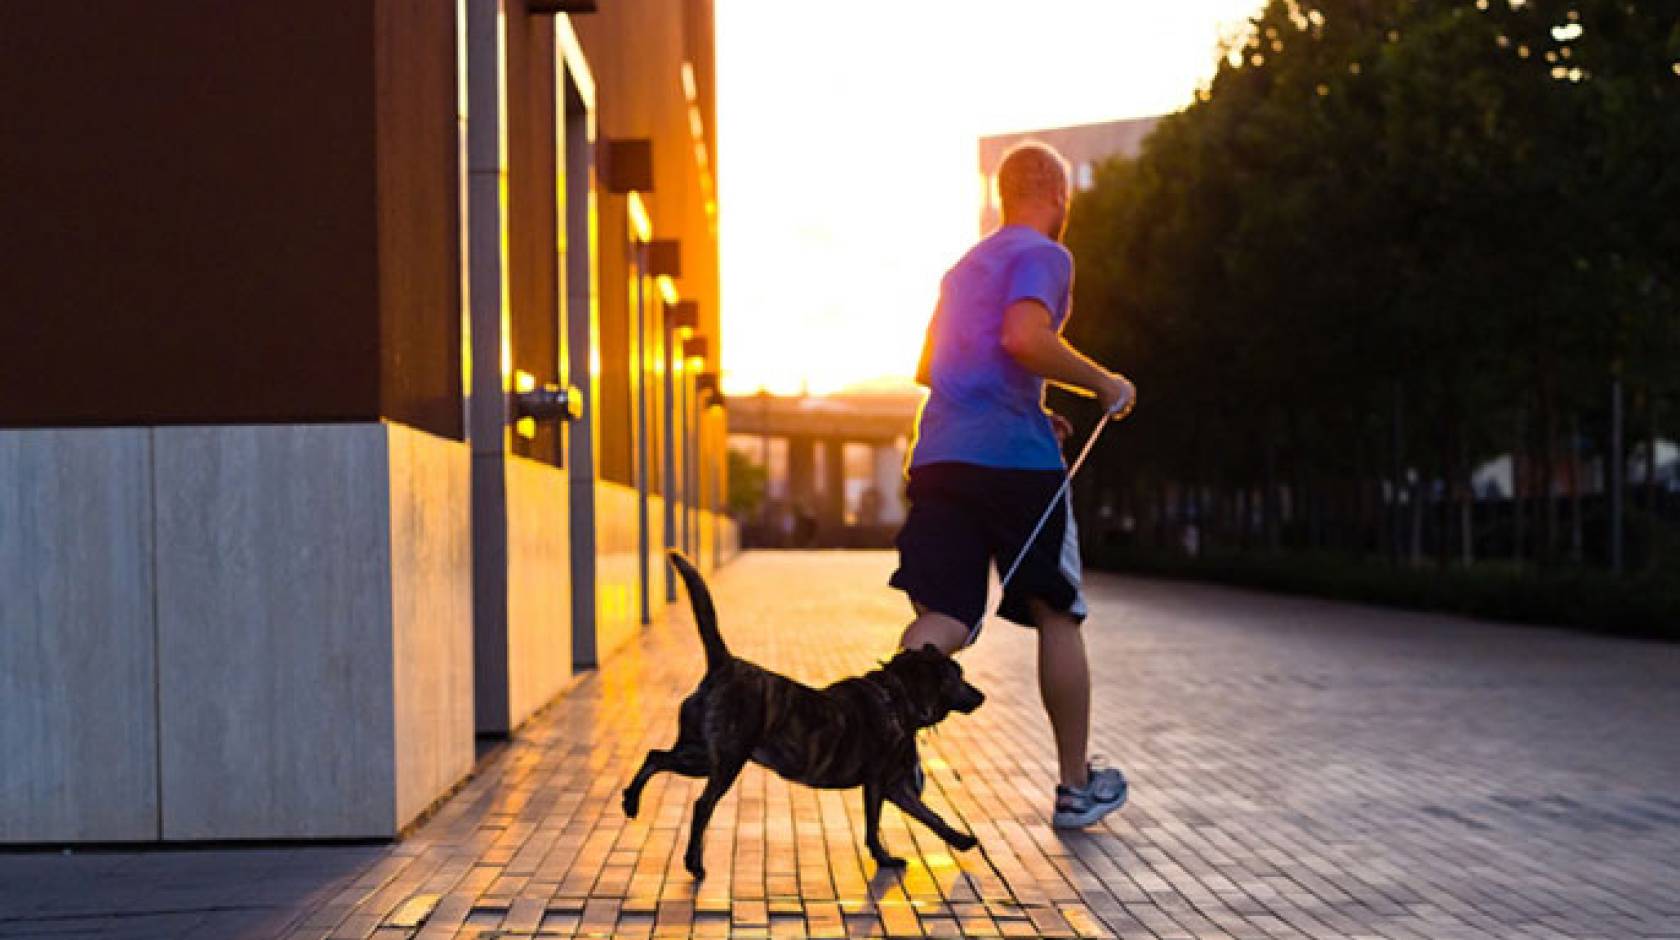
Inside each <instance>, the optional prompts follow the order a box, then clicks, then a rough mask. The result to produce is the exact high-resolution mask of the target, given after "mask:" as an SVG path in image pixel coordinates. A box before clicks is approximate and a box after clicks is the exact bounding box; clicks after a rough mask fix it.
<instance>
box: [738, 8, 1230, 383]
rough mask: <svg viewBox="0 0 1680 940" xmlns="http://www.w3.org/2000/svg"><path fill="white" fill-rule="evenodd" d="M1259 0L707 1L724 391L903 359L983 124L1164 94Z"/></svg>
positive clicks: (1143, 103) (1200, 72)
mask: <svg viewBox="0 0 1680 940" xmlns="http://www.w3.org/2000/svg"><path fill="white" fill-rule="evenodd" d="M1260 5H1261V4H1260V2H1259V0H1151V2H1143V0H897V2H894V3H884V4H856V3H835V2H833V0H717V3H716V17H717V89H718V103H717V110H718V119H717V120H718V174H719V178H718V189H719V207H720V208H719V225H720V230H721V239H722V246H721V251H722V265H723V332H724V334H725V335H724V341H723V357H724V360H723V368H724V384H725V388H726V390H727V391H729V392H732V393H737V394H744V393H748V392H753V391H756V390H758V389H759V388H761V387H764V388H768V389H770V390H771V391H774V392H781V393H789V392H797V391H799V390H800V388H801V387H802V386H804V387H808V388H809V389H810V391H812V392H817V393H822V392H829V391H834V390H836V389H839V388H841V387H844V386H847V385H852V384H856V383H859V382H867V381H873V380H876V379H880V378H884V377H894V376H897V377H903V376H907V375H909V374H910V373H911V372H912V371H913V369H914V368H915V362H916V356H917V353H918V352H919V351H920V348H921V337H922V331H923V329H924V328H925V327H926V325H927V319H928V315H929V314H930V313H931V312H932V309H933V304H934V301H935V299H936V296H937V294H938V284H939V278H940V276H941V275H942V274H943V273H944V271H945V269H946V268H948V267H949V266H950V265H951V263H952V262H953V261H955V260H956V259H957V257H958V256H959V255H961V253H962V252H963V251H964V250H965V249H966V248H967V247H968V246H969V245H970V244H972V243H973V241H974V240H975V238H976V237H977V236H978V234H979V232H978V226H979V221H978V220H979V212H980V198H981V184H980V174H979V165H978V162H979V156H978V149H979V145H978V138H979V137H981V136H984V135H988V134H995V133H1003V132H1008V131H1019V130H1031V129H1037V128H1045V127H1058V126H1062V125H1068V124H1085V123H1090V122H1094V121H1105V120H1112V119H1115V118H1126V117H1140V116H1144V115H1152V114H1162V113H1166V112H1169V111H1175V110H1178V109H1179V108H1182V107H1183V106H1184V105H1185V104H1187V103H1188V102H1189V101H1190V100H1191V97H1192V96H1193V95H1194V93H1195V90H1196V88H1197V87H1198V86H1199V85H1201V84H1204V83H1205V82H1206V81H1207V80H1208V78H1209V77H1211V75H1212V74H1213V67H1214V63H1215V59H1216V58H1217V55H1218V48H1219V41H1220V38H1221V36H1227V35H1231V34H1232V33H1233V32H1235V31H1238V30H1240V29H1241V27H1242V25H1243V23H1244V21H1245V20H1246V18H1247V17H1248V16H1249V15H1251V14H1252V13H1254V12H1255V11H1256V10H1258V9H1259V7H1260Z"/></svg>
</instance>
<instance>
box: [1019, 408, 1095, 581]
mask: <svg viewBox="0 0 1680 940" xmlns="http://www.w3.org/2000/svg"><path fill="white" fill-rule="evenodd" d="M1114 404H1115V407H1113V408H1110V409H1109V410H1107V411H1105V412H1103V414H1102V417H1101V418H1099V419H1098V420H1097V426H1096V427H1094V428H1092V429H1091V436H1090V437H1088V438H1086V439H1085V446H1084V447H1083V448H1081V449H1080V451H1079V457H1078V458H1076V459H1075V460H1074V461H1073V466H1071V467H1069V468H1068V472H1067V476H1065V477H1063V478H1062V485H1061V486H1060V487H1058V488H1057V490H1056V495H1055V496H1052V497H1050V505H1048V506H1046V507H1044V515H1042V516H1039V517H1038V525H1035V526H1033V530H1032V534H1031V535H1029V536H1027V540H1026V542H1025V543H1023V544H1022V545H1021V552H1020V554H1018V555H1016V556H1015V563H1014V564H1012V565H1010V566H1009V572H1008V573H1007V574H1005V575H1004V576H1003V581H1002V582H1001V583H1000V585H999V586H1000V587H1003V588H1007V587H1009V579H1010V578H1013V577H1015V571H1016V570H1017V569H1019V568H1020V567H1021V562H1023V561H1025V560H1026V557H1027V552H1029V551H1031V550H1032V546H1033V543H1034V542H1036V541H1038V534H1039V533H1040V532H1043V531H1044V524H1045V523H1046V522H1049V521H1050V514H1051V513H1053V512H1055V511H1056V506H1057V504H1059V503H1060V502H1061V501H1062V497H1064V496H1066V495H1067V491H1068V487H1070V486H1072V485H1073V475H1074V474H1076V473H1078V472H1079V468H1080V467H1083V466H1084V465H1085V458H1086V457H1089V456H1091V448H1092V447H1094V446H1096V443H1097V438H1099V437H1101V436H1102V432H1103V428H1106V427H1108V424H1109V422H1110V421H1111V420H1112V419H1113V417H1114V415H1115V413H1116V412H1117V411H1119V406H1120V402H1115V403H1114Z"/></svg>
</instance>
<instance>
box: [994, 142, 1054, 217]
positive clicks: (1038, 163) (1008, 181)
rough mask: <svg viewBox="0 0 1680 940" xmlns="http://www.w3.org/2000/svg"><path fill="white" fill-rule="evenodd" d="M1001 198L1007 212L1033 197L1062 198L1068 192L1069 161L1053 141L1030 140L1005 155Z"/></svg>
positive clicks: (1000, 176) (1000, 178)
mask: <svg viewBox="0 0 1680 940" xmlns="http://www.w3.org/2000/svg"><path fill="white" fill-rule="evenodd" d="M997 187H998V201H999V202H1001V203H1002V204H1003V214H1004V216H1006V217H1007V216H1009V215H1011V214H1013V213H1012V212H1011V210H1012V209H1015V208H1017V207H1018V206H1020V205H1021V203H1023V202H1026V201H1029V200H1034V201H1036V200H1044V201H1047V202H1059V201H1061V200H1064V199H1066V198H1067V194H1068V165H1067V161H1066V160H1063V159H1062V155H1061V154H1059V153H1057V152H1056V151H1055V148H1053V147H1051V146H1050V145H1049V144H1041V143H1039V142H1037V141H1027V142H1026V143H1023V144H1017V145H1016V146H1015V147H1013V148H1011V149H1010V151H1009V152H1008V153H1006V154H1004V155H1003V163H1001V164H1000V165H999V166H998V174H997Z"/></svg>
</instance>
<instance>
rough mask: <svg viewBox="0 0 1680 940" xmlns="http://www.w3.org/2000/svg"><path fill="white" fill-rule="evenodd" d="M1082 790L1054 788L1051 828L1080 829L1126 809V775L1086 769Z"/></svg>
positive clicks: (1092, 767) (1093, 767)
mask: <svg viewBox="0 0 1680 940" xmlns="http://www.w3.org/2000/svg"><path fill="white" fill-rule="evenodd" d="M1086 775H1087V777H1086V780H1085V786H1084V788H1083V789H1079V790H1076V789H1074V788H1072V787H1064V786H1059V785H1058V786H1057V787H1056V812H1055V815H1053V816H1051V817H1050V825H1052V826H1055V827H1056V828H1057V829H1083V828H1084V827H1086V826H1089V825H1090V824H1092V823H1094V822H1096V821H1097V820H1099V819H1101V818H1103V817H1104V816H1107V815H1108V814H1109V813H1112V812H1114V811H1115V810H1117V809H1119V808H1120V807H1122V806H1125V805H1126V790H1127V787H1126V775H1125V774H1123V773H1121V772H1120V771H1119V770H1117V769H1115V768H1113V767H1098V766H1097V765H1096V764H1095V763H1092V764H1087V765H1086Z"/></svg>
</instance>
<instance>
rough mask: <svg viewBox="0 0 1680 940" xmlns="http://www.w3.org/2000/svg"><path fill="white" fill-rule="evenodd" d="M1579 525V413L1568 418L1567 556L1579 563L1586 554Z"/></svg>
mask: <svg viewBox="0 0 1680 940" xmlns="http://www.w3.org/2000/svg"><path fill="white" fill-rule="evenodd" d="M1585 549H1586V544H1585V539H1584V538H1583V537H1582V525H1581V415H1580V413H1579V412H1576V413H1575V414H1573V415H1571V416H1570V419H1569V557H1570V559H1571V560H1573V561H1574V562H1575V564H1577V565H1578V564H1580V563H1581V561H1582V559H1583V558H1584V557H1585V554H1586V550H1585Z"/></svg>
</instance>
